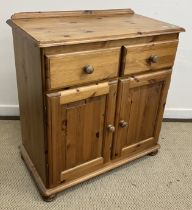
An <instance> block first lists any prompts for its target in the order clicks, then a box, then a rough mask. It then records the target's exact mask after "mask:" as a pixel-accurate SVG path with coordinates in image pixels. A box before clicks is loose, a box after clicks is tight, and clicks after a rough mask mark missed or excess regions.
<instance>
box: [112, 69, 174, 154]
mask: <svg viewBox="0 0 192 210" xmlns="http://www.w3.org/2000/svg"><path fill="white" fill-rule="evenodd" d="M170 75H171V70H164V71H159V72H154V73H149V74H143V75H138V76H135V77H129V78H125V79H121V80H120V86H119V90H118V91H119V96H118V104H117V112H116V127H117V132H116V134H115V141H114V146H113V147H114V148H113V158H117V157H120V156H122V155H125V154H127V155H128V153H129V152H130V154H131V153H132V152H137V151H138V152H139V151H140V149H141V150H142V149H146V148H147V147H150V146H153V145H155V144H156V143H157V139H158V135H159V129H160V125H161V122H162V110H163V102H165V100H166V96H167V91H168V88H167V87H168V86H167V84H168V83H167V81H169V78H170ZM162 101H163V102H162ZM122 120H124V121H125V122H127V123H128V126H127V127H121V126H120V124H119V122H120V121H122ZM147 139H150V142H149V141H146V140H147ZM123 151H124V152H123ZM122 152H123V153H122Z"/></svg>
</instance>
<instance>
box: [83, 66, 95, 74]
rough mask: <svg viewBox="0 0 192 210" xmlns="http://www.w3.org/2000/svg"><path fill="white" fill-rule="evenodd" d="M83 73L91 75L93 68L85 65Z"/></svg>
mask: <svg viewBox="0 0 192 210" xmlns="http://www.w3.org/2000/svg"><path fill="white" fill-rule="evenodd" d="M83 70H84V72H85V73H86V74H92V73H93V72H94V68H93V66H91V65H86V66H85V67H84V68H83Z"/></svg>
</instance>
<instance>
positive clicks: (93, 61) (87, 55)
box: [47, 47, 120, 89]
mask: <svg viewBox="0 0 192 210" xmlns="http://www.w3.org/2000/svg"><path fill="white" fill-rule="evenodd" d="M119 59H120V47H118V48H109V49H105V50H92V51H83V52H76V53H67V54H55V55H50V56H47V68H48V69H47V78H48V79H47V88H48V89H58V88H61V87H66V86H70V85H74V84H83V83H87V82H93V81H97V80H103V79H106V78H113V77H116V76H117V75H118V70H119ZM87 65H91V66H92V68H93V69H94V71H93V73H92V74H87V73H85V72H84V68H85V67H86V66H87Z"/></svg>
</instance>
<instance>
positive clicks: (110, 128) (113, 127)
mask: <svg viewBox="0 0 192 210" xmlns="http://www.w3.org/2000/svg"><path fill="white" fill-rule="evenodd" d="M107 129H108V131H110V132H112V133H114V132H115V126H113V125H108V126H107Z"/></svg>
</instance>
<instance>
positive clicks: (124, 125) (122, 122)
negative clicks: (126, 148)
mask: <svg viewBox="0 0 192 210" xmlns="http://www.w3.org/2000/svg"><path fill="white" fill-rule="evenodd" d="M119 126H120V127H121V128H126V127H127V126H128V122H125V121H124V120H121V121H120V122H119Z"/></svg>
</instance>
